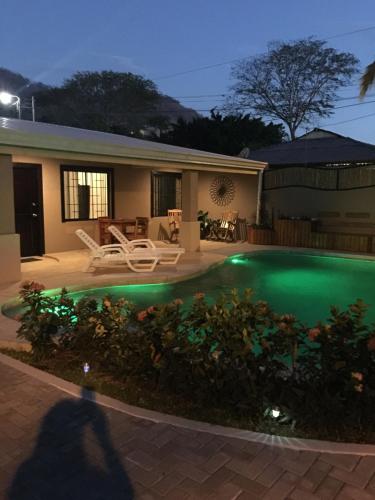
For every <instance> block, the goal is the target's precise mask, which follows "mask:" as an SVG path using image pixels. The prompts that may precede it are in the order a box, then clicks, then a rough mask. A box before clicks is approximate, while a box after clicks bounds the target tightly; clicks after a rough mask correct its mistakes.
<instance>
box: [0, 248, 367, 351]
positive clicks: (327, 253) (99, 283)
mask: <svg viewBox="0 0 375 500" xmlns="http://www.w3.org/2000/svg"><path fill="white" fill-rule="evenodd" d="M249 253H251V254H260V253H292V254H293V253H299V254H303V255H307V256H309V255H310V256H317V257H339V258H347V259H354V260H369V261H375V255H372V254H354V253H350V252H344V251H342V252H337V251H334V250H319V249H317V248H306V247H285V246H277V245H259V249H258V248H255V249H254V248H249V250H248V251H244V252H238V251H236V252H234V253H233V254H229V255H221V258H220V259H219V260H217V261H216V262H212V263H210V264H207V265H206V266H203V267H202V268H201V269H199V270H198V271H195V272H188V273H187V274H184V275H181V276H176V277H174V276H168V275H167V276H162V277H161V278H160V279H157V277H156V279H155V280H153V279H151V281H150V278H152V276H150V277H149V276H143V275H142V278H141V280H137V281H136V282H134V281H130V282H128V283H124V282H121V283H120V282H118V281H119V280H120V279H123V278H122V277H121V278H119V277H116V276H111V278H108V281H106V280H101V279H99V278H97V280H95V276H93V281H92V283H91V284H90V285H89V286H88V285H85V287H84V288H82V285H79V284H76V285H69V286H68V287H66V288H68V290H69V291H71V292H78V291H82V292H85V291H89V290H93V289H95V288H105V287H109V286H132V285H167V284H173V283H180V282H182V281H187V280H190V279H193V278H197V277H198V276H201V275H203V274H205V273H206V272H208V271H210V270H212V269H214V268H215V267H218V266H220V265H222V264H223V263H224V262H225V261H226V260H227V259H231V258H234V257H237V256H242V255H245V254H249ZM143 278H144V279H145V280H146V281H143ZM21 282H22V281H21ZM60 290H61V287H57V288H48V289H47V290H46V291H47V292H50V293H53V292H56V294H57V293H59V291H60ZM19 304H20V299H19V297H14V296H13V297H10V298H9V299H8V300H6V301H3V302H1V303H0V320H1V319H2V317H5V318H8V319H10V320H12V321H14V318H12V317H11V316H7V315H6V314H5V313H4V308H6V307H7V306H8V307H13V306H17V305H19ZM0 345H1V341H0Z"/></svg>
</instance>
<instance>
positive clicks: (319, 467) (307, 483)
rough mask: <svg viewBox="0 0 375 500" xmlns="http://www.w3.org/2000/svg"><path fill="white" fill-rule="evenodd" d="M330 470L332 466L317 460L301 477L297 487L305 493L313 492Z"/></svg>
mask: <svg viewBox="0 0 375 500" xmlns="http://www.w3.org/2000/svg"><path fill="white" fill-rule="evenodd" d="M331 469H332V465H330V464H328V463H327V462H323V461H322V460H317V461H316V462H315V463H314V464H313V465H312V466H311V467H310V469H309V470H308V471H307V472H306V474H305V475H304V476H303V477H301V479H300V481H299V487H300V488H302V489H304V490H307V491H315V490H316V489H317V487H318V486H319V484H320V483H321V482H322V481H323V479H324V478H325V477H326V476H327V474H328V473H329V471H330V470H331Z"/></svg>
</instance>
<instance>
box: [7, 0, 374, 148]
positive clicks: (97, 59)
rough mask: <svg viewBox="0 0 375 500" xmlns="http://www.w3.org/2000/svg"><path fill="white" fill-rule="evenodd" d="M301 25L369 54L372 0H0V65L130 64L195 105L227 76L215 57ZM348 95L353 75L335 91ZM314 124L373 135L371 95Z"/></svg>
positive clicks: (42, 76)
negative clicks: (199, 69) (364, 100)
mask: <svg viewBox="0 0 375 500" xmlns="http://www.w3.org/2000/svg"><path fill="white" fill-rule="evenodd" d="M371 27H374V29H369V30H366V31H361V32H359V33H354V34H348V32H351V31H355V30H360V29H366V28H371ZM343 34H344V35H343ZM310 35H314V36H317V37H318V38H323V39H327V38H330V37H332V38H331V39H330V40H329V44H330V45H331V46H333V47H334V48H336V49H339V50H343V51H350V52H353V53H354V54H355V55H356V56H357V57H358V58H359V59H360V61H361V66H362V68H363V67H365V66H366V65H367V64H368V63H369V62H371V61H372V60H373V59H375V2H374V0H361V1H360V2H358V1H357V2H354V1H353V0H311V1H310V2H305V1H301V0H285V1H284V2H282V1H280V0H265V1H263V2H255V1H250V0H232V1H231V2H230V1H229V0H227V1H225V0H186V1H181V0H173V1H172V0H160V1H158V2H156V1H155V0H133V1H132V2H131V1H129V0H106V1H103V0H63V1H60V2H57V1H56V0H32V1H30V0H18V1H17V2H15V1H14V0H1V17H0V43H1V51H0V55H1V57H0V66H3V67H5V68H8V69H11V70H13V71H17V72H20V73H22V74H23V75H25V76H27V77H29V78H31V79H34V80H37V81H42V82H44V83H48V84H60V83H61V82H62V81H63V79H64V78H66V77H69V76H70V75H71V74H72V73H73V72H75V71H77V70H103V69H112V70H114V71H131V72H134V73H139V74H142V75H143V76H145V77H147V78H151V79H152V80H154V81H155V82H156V83H157V85H158V87H159V90H160V91H161V92H163V93H166V94H168V95H170V96H172V97H177V98H178V99H179V100H180V102H181V103H183V104H184V105H186V106H189V107H193V108H194V109H197V110H201V112H202V114H204V113H205V112H204V111H202V110H209V109H211V108H212V107H213V106H220V104H221V103H222V99H223V98H222V97H221V96H220V95H216V94H225V93H227V92H228V87H229V86H230V84H231V79H230V67H231V65H230V64H220V63H225V62H228V61H231V60H233V59H237V58H242V57H246V56H249V55H255V54H258V53H261V52H263V51H265V49H266V47H267V43H268V42H269V41H272V40H295V39H298V38H304V37H307V36H310ZM336 35H340V36H336ZM215 64H218V66H215V67H213V68H208V69H204V70H201V71H194V72H189V73H185V74H179V75H176V73H183V72H186V71H188V70H194V69H196V68H200V67H202V66H211V65H215ZM219 64H220V65H219ZM212 94H215V95H212ZM207 95H208V96H207ZM357 95H358V85H354V86H353V87H350V88H347V89H344V90H343V91H342V92H341V96H342V97H354V96H357ZM186 96H192V97H186ZM196 96H203V97H196ZM371 96H373V97H371ZM372 100H374V101H375V88H374V89H373V90H370V92H369V97H368V98H367V99H366V101H372ZM358 102H359V101H358V99H352V100H350V99H349V100H344V101H339V102H338V103H337V106H342V105H348V104H356V103H358ZM370 114H373V116H368V117H365V118H361V119H358V120H354V121H350V122H347V123H340V122H342V121H347V120H352V119H355V118H357V117H362V116H363V115H370ZM315 125H316V126H319V127H322V128H329V129H330V130H333V131H335V132H338V133H340V134H343V135H349V136H351V137H354V138H356V139H359V140H363V141H367V142H371V143H374V144H375V102H374V103H369V104H363V105H360V106H354V107H348V108H344V109H340V110H337V111H336V112H335V114H334V115H333V116H332V117H331V118H329V119H326V120H321V121H317V122H316V124H315ZM301 132H303V131H301Z"/></svg>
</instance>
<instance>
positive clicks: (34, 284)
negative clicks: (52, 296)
mask: <svg viewBox="0 0 375 500" xmlns="http://www.w3.org/2000/svg"><path fill="white" fill-rule="evenodd" d="M30 289H31V290H33V291H34V292H42V291H43V290H45V289H46V287H45V286H44V285H42V284H41V283H37V282H36V281H32V282H31V283H30Z"/></svg>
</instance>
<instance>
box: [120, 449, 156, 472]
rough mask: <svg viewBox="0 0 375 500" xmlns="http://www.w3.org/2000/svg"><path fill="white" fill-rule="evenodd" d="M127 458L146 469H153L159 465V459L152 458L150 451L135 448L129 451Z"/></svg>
mask: <svg viewBox="0 0 375 500" xmlns="http://www.w3.org/2000/svg"><path fill="white" fill-rule="evenodd" d="M126 459H127V460H129V461H130V462H133V463H134V464H136V465H139V466H140V467H142V469H145V470H148V471H150V470H152V469H153V468H155V466H156V465H157V463H158V462H157V461H156V460H155V459H154V458H152V457H151V456H150V455H149V454H148V453H145V452H144V451H142V450H135V451H132V452H131V453H129V454H128V455H127V457H126Z"/></svg>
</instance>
